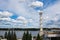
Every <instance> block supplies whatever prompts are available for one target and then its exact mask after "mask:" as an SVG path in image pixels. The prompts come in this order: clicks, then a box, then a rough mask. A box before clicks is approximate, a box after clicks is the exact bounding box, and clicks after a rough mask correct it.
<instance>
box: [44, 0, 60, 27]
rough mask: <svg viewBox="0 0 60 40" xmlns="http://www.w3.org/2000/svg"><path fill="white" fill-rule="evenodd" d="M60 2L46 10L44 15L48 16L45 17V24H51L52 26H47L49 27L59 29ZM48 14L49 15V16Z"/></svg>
mask: <svg viewBox="0 0 60 40" xmlns="http://www.w3.org/2000/svg"><path fill="white" fill-rule="evenodd" d="M59 7H60V1H58V2H56V3H55V4H54V5H52V6H50V7H47V8H46V9H44V12H45V13H44V15H45V16H46V17H45V20H46V21H45V23H46V24H51V25H46V26H48V27H59V26H58V22H57V21H58V20H60V18H59V17H60V11H59V10H60V8H59ZM47 14H48V15H47ZM51 20H52V21H54V22H52V23H49V22H48V21H50V22H51ZM59 23H60V22H59Z"/></svg>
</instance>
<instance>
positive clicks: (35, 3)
mask: <svg viewBox="0 0 60 40" xmlns="http://www.w3.org/2000/svg"><path fill="white" fill-rule="evenodd" d="M31 6H32V7H33V6H36V7H42V6H43V2H40V1H36V2H33V3H32V4H31Z"/></svg>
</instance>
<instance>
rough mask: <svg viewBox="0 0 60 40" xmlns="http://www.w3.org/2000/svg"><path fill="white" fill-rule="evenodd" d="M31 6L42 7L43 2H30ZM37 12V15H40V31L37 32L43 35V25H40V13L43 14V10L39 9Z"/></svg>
mask: <svg viewBox="0 0 60 40" xmlns="http://www.w3.org/2000/svg"><path fill="white" fill-rule="evenodd" d="M31 7H40V8H41V9H42V7H43V3H42V2H40V1H36V2H33V3H32V4H31ZM38 12H39V15H40V32H39V34H40V36H42V35H43V27H42V14H43V11H41V10H40V11H38Z"/></svg>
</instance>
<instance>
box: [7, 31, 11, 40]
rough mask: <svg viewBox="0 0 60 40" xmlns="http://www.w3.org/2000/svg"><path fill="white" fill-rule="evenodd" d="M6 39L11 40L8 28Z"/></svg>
mask: <svg viewBox="0 0 60 40" xmlns="http://www.w3.org/2000/svg"><path fill="white" fill-rule="evenodd" d="M7 40H11V33H10V30H9V32H8V35H7Z"/></svg>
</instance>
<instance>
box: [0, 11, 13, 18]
mask: <svg viewBox="0 0 60 40" xmlns="http://www.w3.org/2000/svg"><path fill="white" fill-rule="evenodd" d="M12 15H13V14H12V13H10V12H7V11H3V12H0V17H10V16H12Z"/></svg>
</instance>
